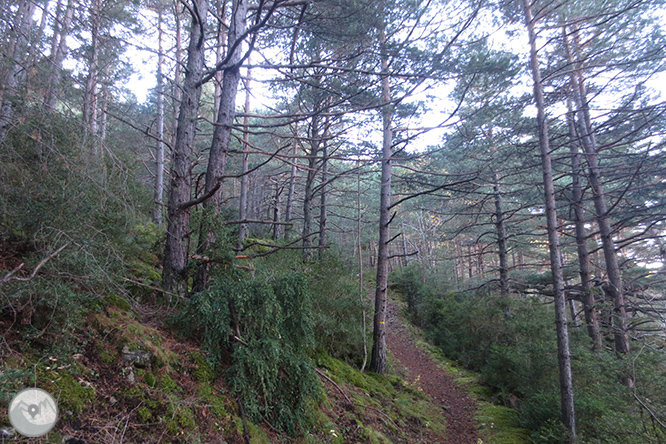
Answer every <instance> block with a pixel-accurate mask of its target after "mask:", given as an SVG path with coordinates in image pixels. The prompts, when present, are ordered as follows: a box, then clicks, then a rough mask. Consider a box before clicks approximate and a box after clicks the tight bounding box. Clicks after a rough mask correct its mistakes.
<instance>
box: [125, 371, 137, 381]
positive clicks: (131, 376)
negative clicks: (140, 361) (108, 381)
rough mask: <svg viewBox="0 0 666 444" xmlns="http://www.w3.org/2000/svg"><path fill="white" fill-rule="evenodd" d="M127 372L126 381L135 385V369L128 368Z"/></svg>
mask: <svg viewBox="0 0 666 444" xmlns="http://www.w3.org/2000/svg"><path fill="white" fill-rule="evenodd" d="M124 370H125V379H127V381H128V382H129V383H130V384H134V383H135V382H136V377H135V376H134V369H133V368H132V367H127V368H126V369H124Z"/></svg>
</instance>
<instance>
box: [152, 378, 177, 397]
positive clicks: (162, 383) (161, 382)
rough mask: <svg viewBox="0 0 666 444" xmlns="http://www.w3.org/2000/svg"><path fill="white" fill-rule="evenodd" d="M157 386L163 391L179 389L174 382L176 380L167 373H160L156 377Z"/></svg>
mask: <svg viewBox="0 0 666 444" xmlns="http://www.w3.org/2000/svg"><path fill="white" fill-rule="evenodd" d="M157 383H158V386H159V388H160V389H162V391H163V392H164V393H174V392H177V391H179V390H180V387H179V386H178V384H176V381H174V380H173V379H171V376H169V375H160V377H159V378H158V381H157Z"/></svg>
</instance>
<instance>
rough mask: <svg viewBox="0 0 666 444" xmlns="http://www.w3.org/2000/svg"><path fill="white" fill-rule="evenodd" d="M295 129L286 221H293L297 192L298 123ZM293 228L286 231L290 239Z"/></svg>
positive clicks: (285, 211) (285, 210) (286, 235)
mask: <svg viewBox="0 0 666 444" xmlns="http://www.w3.org/2000/svg"><path fill="white" fill-rule="evenodd" d="M294 125H295V129H294V146H293V152H292V159H291V173H290V174H289V192H288V193H287V204H286V206H285V209H284V221H285V222H291V219H292V209H293V207H294V194H295V192H296V175H297V174H298V166H297V164H298V158H297V156H298V123H295V124H294ZM290 232H291V228H289V227H288V228H287V229H286V231H285V237H286V238H287V239H289V233H290Z"/></svg>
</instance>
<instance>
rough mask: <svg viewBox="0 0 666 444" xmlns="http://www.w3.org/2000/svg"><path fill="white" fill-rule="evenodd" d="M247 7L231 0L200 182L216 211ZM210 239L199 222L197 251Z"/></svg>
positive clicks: (200, 276) (203, 282)
mask: <svg viewBox="0 0 666 444" xmlns="http://www.w3.org/2000/svg"><path fill="white" fill-rule="evenodd" d="M247 8H248V2H247V0H234V1H233V3H232V10H233V16H232V17H231V28H230V29H229V42H228V44H227V48H229V51H231V50H232V49H233V54H231V55H230V57H229V62H228V64H227V67H226V68H225V69H224V76H223V80H222V96H221V97H220V108H219V109H218V112H217V121H216V123H215V130H214V131H213V141H212V142H211V146H210V151H209V157H208V168H207V169H206V183H205V186H204V195H209V194H211V193H212V195H211V196H210V197H209V198H208V199H207V200H205V201H204V203H203V206H204V208H205V209H208V208H210V209H212V210H213V212H214V213H215V214H218V213H219V211H220V203H221V200H222V199H221V198H222V193H221V192H220V191H219V188H220V186H221V181H222V177H223V176H224V169H225V166H226V163H227V152H228V150H229V143H230V141H231V130H232V128H233V124H234V117H235V116H236V95H237V94H238V83H239V82H240V64H241V58H242V52H243V48H242V44H239V45H238V46H237V47H236V48H235V49H234V45H235V44H236V42H237V41H238V40H239V39H240V38H241V37H242V36H243V34H244V33H245V29H246V24H247ZM216 189H217V191H216ZM213 242H215V238H214V236H213V233H212V232H211V230H210V229H209V227H208V226H207V224H205V223H204V224H202V230H201V232H200V233H199V245H198V246H197V252H198V253H199V254H205V253H206V251H208V249H209V248H210V246H211V245H212V244H213ZM210 267H211V264H210V263H208V264H202V265H200V266H199V269H198V271H197V278H196V282H195V288H194V290H195V291H201V290H203V289H205V288H206V287H207V285H208V278H209V276H208V274H209V273H208V272H209V270H210Z"/></svg>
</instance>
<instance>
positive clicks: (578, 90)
mask: <svg viewBox="0 0 666 444" xmlns="http://www.w3.org/2000/svg"><path fill="white" fill-rule="evenodd" d="M574 32H576V31H575V30H574ZM563 35H564V39H563V40H564V46H565V50H566V53H567V58H568V59H569V63H571V64H572V65H573V71H572V73H571V75H570V82H571V88H572V90H573V96H574V102H575V104H576V108H577V112H576V115H577V116H578V119H577V120H578V128H579V134H580V140H581V143H582V145H583V149H584V150H585V159H586V161H587V165H588V177H589V181H590V186H591V187H592V191H593V201H594V209H595V212H596V215H595V216H596V219H597V224H598V225H599V234H600V235H601V247H602V249H603V253H604V260H605V262H606V273H607V274H608V281H609V284H610V285H609V286H608V287H609V288H608V293H609V294H610V296H611V298H612V299H613V336H614V338H615V352H616V353H617V354H618V355H620V356H621V355H626V354H628V353H629V352H630V345H629V335H628V334H627V312H626V307H625V301H624V288H623V284H622V276H621V274H620V266H619V264H618V261H617V253H616V251H615V242H614V241H613V229H612V227H611V223H610V218H609V217H608V208H607V204H606V196H605V194H604V189H603V184H602V181H601V167H600V165H599V158H598V155H597V147H596V140H595V136H594V129H593V128H592V121H591V119H590V113H589V107H588V104H587V97H586V96H587V94H586V91H585V83H584V80H583V73H582V68H581V66H580V65H581V63H580V61H579V60H576V61H574V57H573V54H572V51H571V45H570V43H569V39H568V37H567V33H566V31H565V32H564V34H563ZM577 46H578V45H577ZM625 384H626V385H628V386H630V387H631V386H633V382H632V381H631V379H630V378H625Z"/></svg>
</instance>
